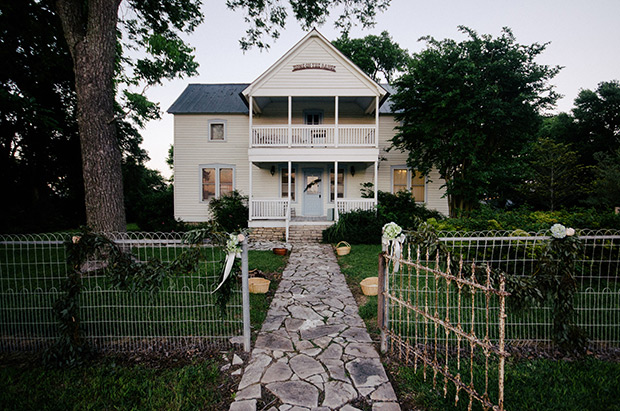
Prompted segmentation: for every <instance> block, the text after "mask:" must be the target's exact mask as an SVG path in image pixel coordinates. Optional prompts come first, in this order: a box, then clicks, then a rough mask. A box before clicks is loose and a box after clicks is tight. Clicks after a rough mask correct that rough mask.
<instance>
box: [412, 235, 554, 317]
mask: <svg viewBox="0 0 620 411" xmlns="http://www.w3.org/2000/svg"><path fill="white" fill-rule="evenodd" d="M407 234H408V236H409V238H410V241H411V242H412V243H413V244H415V245H416V246H419V247H420V255H421V257H422V258H425V257H424V256H425V255H426V253H427V252H428V255H429V258H431V259H433V258H435V256H436V255H439V261H440V263H444V264H446V265H449V266H450V269H451V271H452V272H453V273H456V272H457V271H458V269H459V258H460V256H459V255H458V254H457V255H455V254H454V253H451V252H450V249H449V248H448V246H447V245H446V243H445V242H443V241H441V240H440V239H439V236H438V235H437V231H436V230H435V228H434V227H433V226H431V225H430V224H427V223H421V224H420V225H419V226H418V228H417V230H416V231H411V232H408V233H407ZM479 263H480V264H478V265H477V266H476V271H475V275H476V281H478V282H479V283H484V282H486V265H485V264H484V263H483V262H482V261H480V262H479ZM489 268H490V273H491V276H490V277H491V284H492V285H494V286H497V285H498V284H499V278H500V276H503V277H504V279H505V281H506V291H508V292H509V293H510V298H508V299H507V303H508V306H509V307H510V308H511V309H513V310H515V311H521V310H524V309H526V308H528V307H530V306H531V305H532V304H535V303H537V302H539V301H541V300H542V299H543V294H542V291H541V290H540V289H539V288H538V285H537V282H536V279H534V278H533V277H523V276H520V275H515V274H512V273H507V272H504V271H502V270H499V269H497V268H496V267H489Z"/></svg>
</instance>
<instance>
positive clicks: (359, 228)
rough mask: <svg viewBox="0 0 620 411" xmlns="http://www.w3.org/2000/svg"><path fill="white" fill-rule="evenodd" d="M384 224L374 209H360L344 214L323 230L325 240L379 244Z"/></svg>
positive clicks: (330, 241) (327, 241)
mask: <svg viewBox="0 0 620 411" xmlns="http://www.w3.org/2000/svg"><path fill="white" fill-rule="evenodd" d="M381 227H383V224H382V223H381V221H379V219H378V218H377V215H376V213H375V211H374V210H367V211H363V210H358V211H351V212H349V213H345V214H342V215H341V216H340V219H339V220H338V222H337V223H336V224H334V225H333V226H331V227H329V228H328V229H326V230H323V242H325V243H337V242H338V241H341V240H346V241H348V242H349V243H351V244H377V243H379V242H380V241H381Z"/></svg>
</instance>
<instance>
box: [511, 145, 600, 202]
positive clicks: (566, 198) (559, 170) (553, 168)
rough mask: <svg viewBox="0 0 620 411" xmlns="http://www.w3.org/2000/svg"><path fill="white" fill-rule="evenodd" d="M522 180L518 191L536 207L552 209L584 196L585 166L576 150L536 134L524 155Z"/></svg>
mask: <svg viewBox="0 0 620 411" xmlns="http://www.w3.org/2000/svg"><path fill="white" fill-rule="evenodd" d="M526 159H527V163H526V171H525V177H526V179H525V182H524V183H523V184H522V186H521V191H522V192H523V194H524V196H525V197H526V198H527V199H528V202H529V203H530V204H531V205H534V206H535V207H537V209H545V210H550V211H554V210H557V209H558V208H559V207H561V206H570V205H574V204H575V203H576V201H577V200H582V199H583V198H585V197H586V196H587V193H588V191H589V190H588V187H587V186H586V185H585V184H584V182H585V178H584V176H585V172H586V168H585V167H584V166H583V165H581V164H579V162H578V159H579V156H578V154H577V152H575V151H573V150H571V149H570V147H569V146H568V145H566V144H564V143H560V142H555V141H553V140H552V139H550V138H539V139H538V140H537V141H536V142H535V143H534V144H533V145H532V148H531V149H530V150H528V153H527V155H526Z"/></svg>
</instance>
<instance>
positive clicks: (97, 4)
mask: <svg viewBox="0 0 620 411" xmlns="http://www.w3.org/2000/svg"><path fill="white" fill-rule="evenodd" d="M389 2H390V1H389V0H333V1H332V0H330V1H328V0H303V1H298V0H289V2H288V4H289V5H290V7H291V8H292V11H293V14H294V16H295V18H296V19H297V20H298V21H300V22H301V23H302V26H303V27H305V28H308V27H311V26H313V25H315V24H321V23H323V22H324V21H325V18H326V16H328V15H329V13H330V11H332V10H335V9H338V10H339V11H340V12H341V14H340V17H339V18H338V20H337V21H336V23H337V25H339V26H341V27H343V29H345V30H346V29H348V27H349V26H350V24H352V21H358V22H360V23H361V24H362V25H363V26H370V25H372V24H373V23H374V17H375V15H376V13H377V11H380V10H384V9H385V8H386V7H387V6H388V5H389ZM200 5H201V1H200V0H168V1H163V2H162V1H156V0H146V1H144V0H127V1H126V2H124V3H122V4H121V0H86V1H84V0H56V1H55V6H56V12H57V14H58V16H59V18H60V21H61V23H62V27H63V33H64V38H65V40H66V42H67V44H68V46H69V51H70V54H71V57H72V59H73V67H74V73H75V90H76V96H77V108H78V110H77V114H78V115H77V120H78V127H79V134H80V142H81V150H82V165H83V178H84V187H85V204H86V217H87V224H88V225H90V226H91V227H92V228H93V229H95V230H97V231H122V230H124V229H125V214H124V208H123V186H122V173H121V154H120V149H119V147H118V138H117V127H118V125H117V124H115V120H117V121H118V120H119V119H124V117H126V116H129V118H130V119H131V120H133V121H134V122H135V123H136V124H137V125H141V122H142V121H143V120H144V121H145V120H148V119H152V118H156V117H157V116H158V115H159V112H158V109H157V107H156V106H155V105H154V104H152V103H149V102H148V101H147V100H146V98H144V96H143V95H142V93H139V92H138V93H136V92H131V91H128V90H129V88H123V87H120V88H119V85H122V84H125V85H127V86H137V85H144V86H147V87H148V86H149V85H152V84H158V83H159V82H161V80H162V79H170V78H174V77H182V76H184V75H192V74H195V73H196V68H197V64H196V63H195V61H194V58H193V56H192V54H191V52H192V49H191V48H190V47H188V46H187V45H186V44H185V43H184V42H183V40H182V39H181V36H180V35H181V34H182V33H190V32H192V31H193V30H194V29H195V28H196V26H197V25H198V24H200V22H202V20H203V15H202V13H201V11H200ZM227 5H228V7H229V8H231V9H232V10H237V9H242V10H244V11H245V12H246V21H247V22H248V24H249V26H250V27H249V28H248V30H247V33H246V36H245V37H244V38H243V39H242V40H241V47H242V48H243V49H244V50H246V49H248V48H250V47H252V46H257V47H259V48H266V47H268V44H267V43H266V42H265V41H264V40H263V38H264V37H265V36H270V37H272V38H274V39H275V38H277V37H278V36H279V29H281V28H282V27H284V25H285V23H286V17H287V13H288V7H287V6H286V3H285V2H284V1H282V0H227ZM119 7H123V9H122V13H120V15H121V16H122V17H119ZM119 23H120V27H121V29H119ZM122 34H125V36H126V37H125V38H123V37H122ZM118 37H120V38H121V42H120V43H119V42H117V38H118ZM127 50H138V51H145V52H146V55H147V56H148V57H145V58H137V59H132V58H130V57H129V54H128V53H125V51H127ZM119 90H122V95H123V98H122V99H121V100H122V105H123V107H124V113H125V114H124V115H121V116H120V117H119V115H118V114H119V113H118V110H115V104H114V94H115V92H118V91H119Z"/></svg>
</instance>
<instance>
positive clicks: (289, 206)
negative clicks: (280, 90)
mask: <svg viewBox="0 0 620 411" xmlns="http://www.w3.org/2000/svg"><path fill="white" fill-rule="evenodd" d="M289 124H290V123H289ZM292 172H293V165H292V163H291V162H290V161H289V162H288V181H287V184H288V190H287V191H288V206H287V211H286V242H287V243H288V233H289V221H290V220H291V173H292Z"/></svg>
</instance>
